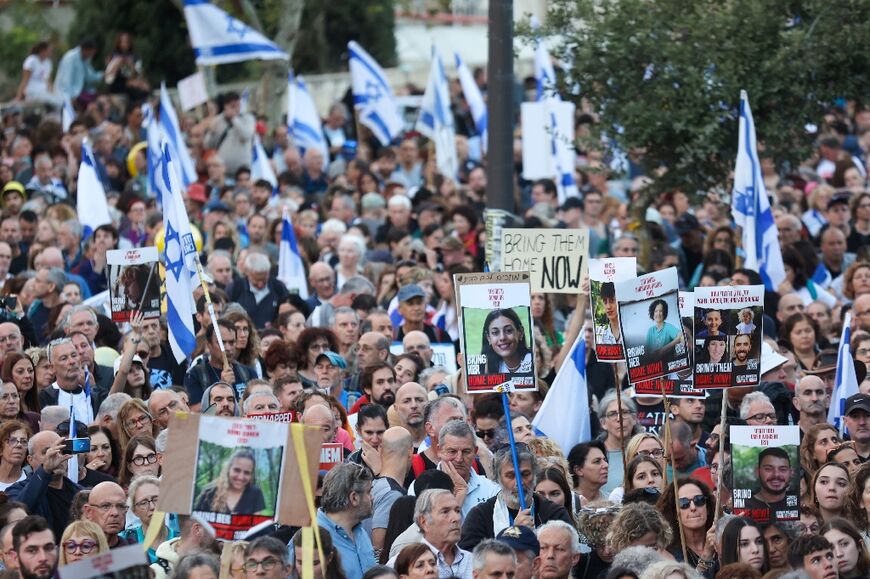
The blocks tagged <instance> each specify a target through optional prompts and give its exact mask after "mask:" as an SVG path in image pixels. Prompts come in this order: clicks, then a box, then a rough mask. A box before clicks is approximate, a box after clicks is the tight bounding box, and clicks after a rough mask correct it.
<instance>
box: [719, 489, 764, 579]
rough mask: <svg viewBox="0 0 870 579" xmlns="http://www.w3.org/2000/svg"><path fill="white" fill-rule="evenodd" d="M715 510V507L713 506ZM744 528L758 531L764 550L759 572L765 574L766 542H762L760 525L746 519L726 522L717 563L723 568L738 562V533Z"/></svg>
mask: <svg viewBox="0 0 870 579" xmlns="http://www.w3.org/2000/svg"><path fill="white" fill-rule="evenodd" d="M713 508H714V509H715V508H716V507H715V505H714V506H713ZM746 527H754V528H755V529H756V530H757V531H758V536H759V537H761V544H762V547H763V548H764V563H762V565H761V572H762V573H767V571H768V568H769V567H770V564H769V562H768V561H769V555H768V552H767V541H765V540H764V533H763V532H762V530H761V525H759V524H758V523H756V522H755V521H753V520H752V519H748V518H746V517H737V518H734V519H731V520H730V521H728V524H727V525H725V529H724V530H723V531H722V552H721V553H720V554H719V562H720V563H721V564H722V565H723V566H725V565H728V564H729V563H739V562H740V533H741V532H742V531H743V529H745V528H746Z"/></svg>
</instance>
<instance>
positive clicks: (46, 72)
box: [23, 54, 52, 94]
mask: <svg viewBox="0 0 870 579" xmlns="http://www.w3.org/2000/svg"><path fill="white" fill-rule="evenodd" d="M51 66H52V65H51V59H50V58H46V59H45V60H40V59H39V57H38V56H37V55H35V54H31V55H30V56H28V57H27V58H25V59H24V65H23V68H24V70H29V71H30V78H29V79H28V81H27V86H26V87H25V88H24V94H28V93H31V92H48V79H49V77H51Z"/></svg>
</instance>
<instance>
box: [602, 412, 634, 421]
mask: <svg viewBox="0 0 870 579" xmlns="http://www.w3.org/2000/svg"><path fill="white" fill-rule="evenodd" d="M622 415H623V416H634V412H632V411H631V410H623V411H622ZM618 416H619V412H617V411H616V410H611V411H610V412H608V413H607V414H605V415H604V418H607V419H608V420H613V419H614V418H616V417H618Z"/></svg>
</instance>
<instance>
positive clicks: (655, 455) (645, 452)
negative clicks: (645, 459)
mask: <svg viewBox="0 0 870 579" xmlns="http://www.w3.org/2000/svg"><path fill="white" fill-rule="evenodd" d="M637 453H638V454H639V455H642V456H651V457H653V458H656V459H661V458H662V457H663V456H664V455H665V451H664V450H662V449H661V448H657V449H655V450H638V451H637Z"/></svg>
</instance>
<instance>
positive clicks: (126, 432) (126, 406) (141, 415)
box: [116, 398, 160, 452]
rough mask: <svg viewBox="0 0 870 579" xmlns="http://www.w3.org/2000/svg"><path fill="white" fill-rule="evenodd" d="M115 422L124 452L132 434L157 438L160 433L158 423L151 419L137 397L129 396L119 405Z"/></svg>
mask: <svg viewBox="0 0 870 579" xmlns="http://www.w3.org/2000/svg"><path fill="white" fill-rule="evenodd" d="M116 423H117V425H118V445H119V446H120V447H121V452H125V449H126V448H127V443H128V442H130V439H131V438H133V437H134V436H150V437H151V438H157V435H158V434H160V425H159V424H157V422H156V421H155V420H154V419H153V417H152V416H151V413H150V412H149V411H148V407H147V406H145V403H144V402H142V401H141V400H139V399H138V398H131V399H130V400H127V401H126V402H124V403H123V404H122V405H121V408H119V409H118V417H117V418H116Z"/></svg>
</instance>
